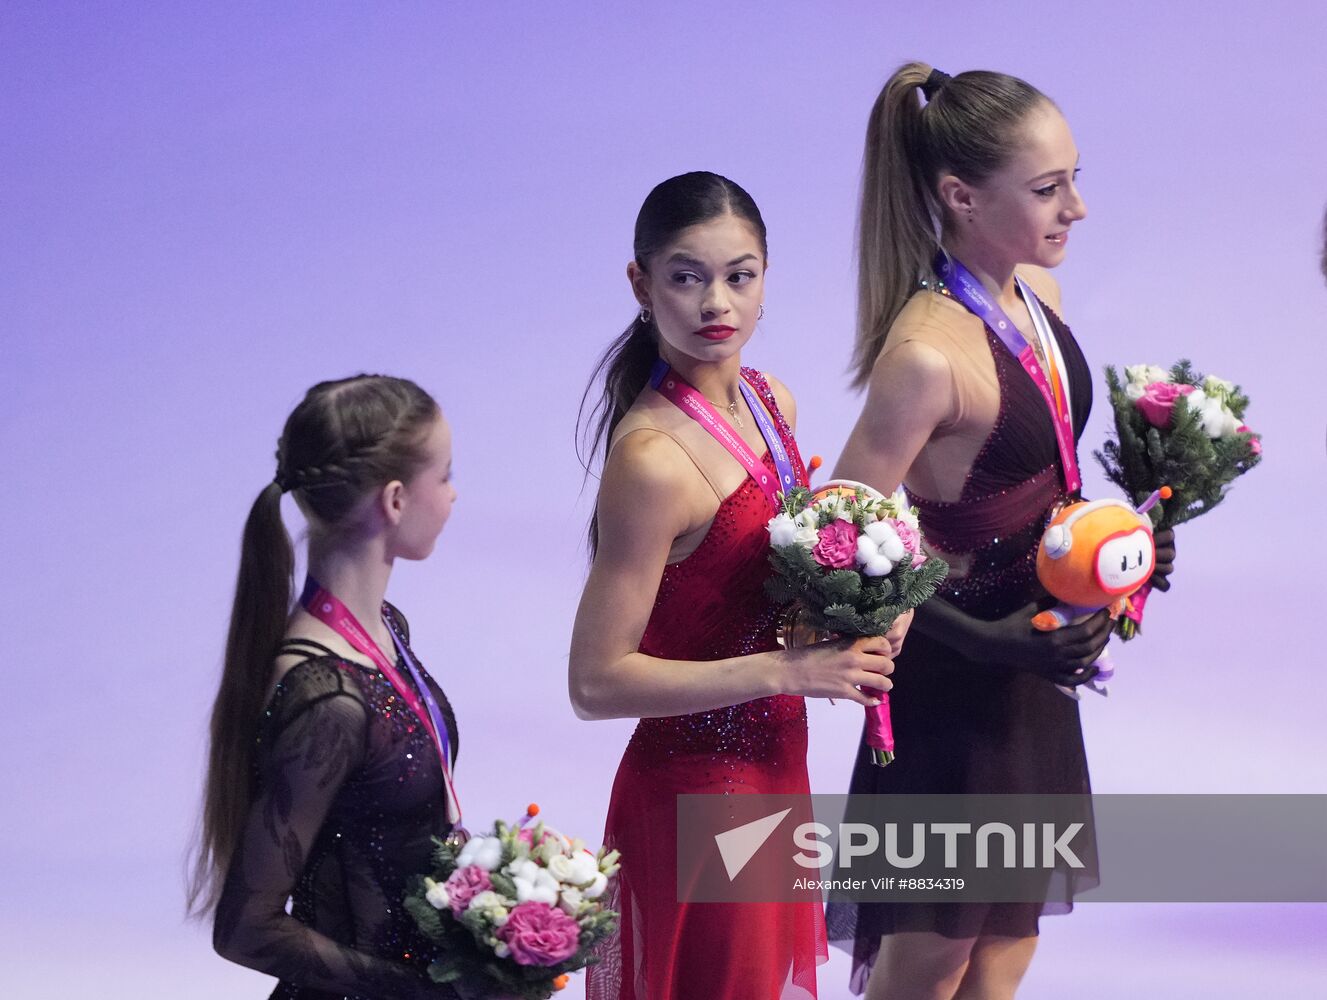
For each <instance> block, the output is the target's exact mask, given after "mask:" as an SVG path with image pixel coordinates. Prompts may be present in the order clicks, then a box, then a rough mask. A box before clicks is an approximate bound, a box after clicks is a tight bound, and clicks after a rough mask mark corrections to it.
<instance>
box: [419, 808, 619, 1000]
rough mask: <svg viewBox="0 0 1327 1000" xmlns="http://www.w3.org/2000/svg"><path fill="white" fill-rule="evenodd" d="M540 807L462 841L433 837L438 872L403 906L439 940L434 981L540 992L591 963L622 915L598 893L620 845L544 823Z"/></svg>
mask: <svg viewBox="0 0 1327 1000" xmlns="http://www.w3.org/2000/svg"><path fill="white" fill-rule="evenodd" d="M538 812H539V807H538V806H535V805H531V806H530V808H529V810H528V811H527V813H526V815H525V818H524V820H522V821H521V822H520V823H517V824H514V825H512V826H508V825H506V824H505V823H503V822H502V821H501V820H499V821H498V822H497V823H495V824H494V829H493V832H492V833H490V834H487V835H485V836H477V837H472V838H471V839H470V840H469V841H467V842H466V843H465V846H463V847H457V846H455V845H453V844H451V843H448V842H445V841H442V840H438V839H437V838H435V839H434V843H435V844H436V845H437V846H436V848H435V850H434V854H433V871H432V872H431V873H430V874H429V875H426V876H422V877H420V878H419V879H418V881H417V885H416V886H415V888H414V890H413V891H412V892H411V893H410V894H409V895H408V896H407V897H406V900H405V907H406V910H407V911H409V913H410V915H411V916H412V917H414V919H415V923H416V925H417V926H418V927H419V929H420V931H422V932H423V934H424V936H425V937H427V938H428V939H429V940H430V941H431V942H433V943H434V944H435V945H437V946H438V957H437V958H436V959H434V961H433V962H432V963H430V965H429V967H428V972H429V976H430V978H432V979H433V981H434V982H437V983H461V984H463V985H465V986H466V987H469V988H470V989H471V990H472V991H473V990H474V989H475V988H476V987H479V989H480V990H481V991H483V992H486V993H488V994H495V995H501V996H506V997H519V998H521V1000H536V998H544V997H548V996H551V995H552V994H553V993H554V992H555V991H557V990H560V989H562V988H563V987H564V986H565V985H566V983H567V974H568V973H570V972H574V971H576V970H577V969H583V968H584V967H585V966H587V965H590V964H593V962H594V961H595V959H594V958H593V957H592V955H591V951H592V950H593V948H594V946H595V945H596V944H597V943H598V942H599V941H601V940H602V939H603V938H605V937H607V936H608V935H609V934H611V933H612V932H613V930H614V929H615V928H616V926H617V914H616V913H614V912H613V911H611V910H608V909H606V908H605V907H604V905H603V904H602V903H600V902H598V900H599V899H600V897H602V895H603V893H604V890H605V889H606V888H607V886H608V881H609V879H611V878H612V877H613V876H614V875H615V874H616V873H617V870H618V863H617V859H618V854H617V852H616V851H609V852H605V851H604V850H603V849H602V848H601V849H600V850H599V852H598V853H597V854H594V853H591V852H590V851H589V850H588V849H586V847H585V844H584V843H583V842H581V841H580V840H568V839H567V838H566V837H564V836H562V834H560V833H558V832H557V831H555V830H553V829H552V828H550V827H546V826H544V825H543V823H539V824H537V825H534V826H531V822H532V821H533V819H534V817H535V816H536V815H537V814H538Z"/></svg>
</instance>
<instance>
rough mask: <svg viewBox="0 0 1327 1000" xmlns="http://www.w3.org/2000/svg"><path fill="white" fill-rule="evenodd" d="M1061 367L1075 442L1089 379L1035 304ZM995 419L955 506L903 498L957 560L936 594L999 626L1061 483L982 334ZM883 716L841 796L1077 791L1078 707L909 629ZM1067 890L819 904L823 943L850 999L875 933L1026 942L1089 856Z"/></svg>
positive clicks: (1036, 402)
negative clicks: (879, 735)
mask: <svg viewBox="0 0 1327 1000" xmlns="http://www.w3.org/2000/svg"><path fill="white" fill-rule="evenodd" d="M1043 309H1044V310H1045V312H1046V315H1047V318H1048V319H1049V320H1050V323H1051V327H1052V329H1053V331H1054V334H1055V337H1056V339H1057V341H1058V342H1059V345H1060V350H1061V352H1062V354H1063V355H1064V359H1065V364H1066V366H1067V368H1068V374H1067V378H1068V382H1069V387H1070V399H1071V403H1072V407H1073V423H1074V434H1075V438H1077V437H1079V436H1081V435H1082V433H1083V428H1084V426H1085V424H1086V422H1087V416H1088V412H1089V410H1090V409H1091V406H1092V380H1091V373H1090V371H1089V369H1088V366H1087V362H1086V360H1085V359H1084V357H1083V353H1082V351H1081V349H1080V348H1079V347H1078V344H1077V342H1076V341H1075V340H1074V338H1073V336H1072V334H1070V332H1069V329H1068V327H1067V326H1066V325H1065V324H1064V322H1063V321H1062V320H1061V319H1060V318H1059V316H1057V315H1056V314H1055V312H1054V311H1053V310H1052V309H1051V308H1050V307H1049V306H1046V305H1044V304H1043ZM986 337H987V341H988V346H989V347H990V350H991V353H992V355H993V356H994V359H995V370H996V377H997V379H998V382H999V387H1000V409H999V415H998V417H997V418H996V422H995V426H994V428H993V429H992V430H991V433H990V435H989V437H988V438H987V439H986V442H985V444H984V445H983V447H982V448H981V450H980V452H979V453H978V455H977V457H976V459H975V460H974V462H973V464H972V466H971V468H970V470H969V471H968V474H967V478H966V481H965V483H964V486H963V490H962V493H961V495H960V497H959V499H958V500H957V501H954V502H948V503H943V502H936V501H933V500H930V499H927V498H926V497H922V496H917V495H915V494H913V493H909V496H910V498H911V500H912V502H913V503H914V504H915V505H916V506H917V508H918V511H919V514H920V520H921V527H922V532H923V534H924V535H925V537H926V539H927V542H928V543H929V544H930V545H932V546H933V547H934V548H936V549H938V550H941V554H944V553H952V554H962V555H966V556H968V557H969V558H970V568H969V571H968V573H967V574H966V576H963V577H959V578H951V579H950V580H947V581H946V582H945V584H944V586H943V587H942V589H941V591H940V592H939V594H938V595H937V596H939V597H941V598H943V599H945V600H947V601H949V602H950V603H952V604H954V605H956V606H957V607H958V608H960V609H961V610H962V611H964V612H966V613H967V614H969V615H972V616H974V617H976V618H980V619H983V620H987V621H993V620H995V619H998V618H1002V617H1004V616H1006V615H1008V614H1010V613H1011V612H1013V611H1015V610H1017V609H1018V608H1019V607H1022V606H1023V605H1025V604H1027V603H1028V602H1029V601H1031V600H1033V599H1034V598H1035V597H1036V596H1037V595H1039V594H1041V593H1043V591H1042V590H1041V588H1040V586H1039V584H1038V582H1037V577H1036V552H1037V545H1038V543H1039V541H1040V539H1041V534H1042V531H1043V530H1044V528H1045V524H1046V520H1047V515H1048V513H1049V512H1050V510H1051V508H1052V506H1054V505H1055V504H1056V503H1057V502H1058V501H1060V500H1063V499H1064V498H1065V491H1064V479H1063V475H1062V472H1061V468H1060V458H1059V452H1058V448H1057V446H1056V442H1055V433H1054V430H1053V428H1052V425H1051V420H1050V415H1049V413H1048V412H1047V408H1046V403H1045V401H1044V400H1043V398H1042V396H1041V394H1040V392H1039V391H1038V390H1037V388H1036V386H1035V384H1034V383H1033V382H1032V379H1031V378H1030V377H1029V376H1028V374H1027V373H1026V372H1025V371H1024V370H1023V368H1022V366H1021V365H1020V364H1019V362H1018V360H1017V359H1016V358H1014V356H1013V355H1012V354H1010V353H1009V351H1008V349H1007V348H1006V347H1005V346H1004V345H1003V344H1002V343H1001V342H1000V341H999V340H998V339H997V338H996V337H995V335H994V334H992V333H990V331H989V330H988V331H986ZM893 680H894V690H893V691H892V692H891V694H890V708H891V714H892V717H893V723H894V735H895V739H896V742H897V745H898V752H899V756H898V759H897V760H896V761H895V762H894V763H892V764H890V765H889V766H888V767H884V768H881V767H876V766H874V765H873V764H871V762H870V759H869V755H868V752H867V750H866V748H865V747H864V746H860V747H859V748H858V755H857V761H856V764H855V766H854V769H853V773H852V781H851V788H850V791H852V792H854V793H881V794H917V795H920V794H957V793H972V794H985V793H989V794H1015V793H1048V794H1054V793H1083V794H1086V793H1088V792H1089V791H1090V785H1089V782H1088V771H1087V758H1086V755H1085V753H1084V748H1083V734H1082V729H1081V727H1080V725H1079V717H1078V703H1077V702H1076V701H1074V700H1073V699H1070V698H1067V697H1065V695H1064V694H1062V693H1061V692H1060V691H1058V690H1057V689H1056V688H1055V686H1054V685H1053V684H1052V683H1050V682H1049V681H1047V680H1044V679H1042V678H1040V677H1037V676H1034V675H1033V674H1031V673H1028V672H1025V671H1011V670H1007V669H1002V668H997V667H992V666H989V665H985V664H982V663H980V662H974V661H970V660H967V659H965V658H964V657H962V656H960V655H959V654H958V653H957V652H956V651H955V650H953V649H951V648H950V647H949V646H946V645H945V644H944V642H942V641H939V640H937V639H934V638H931V637H928V636H926V635H923V634H921V632H919V631H918V630H917V629H915V628H914V629H912V630H911V631H910V632H909V633H908V637H907V639H906V641H905V642H904V644H903V650H902V652H901V654H900V655H899V657H898V658H897V659H896V660H895V668H894V674H893ZM1086 860H1087V868H1086V869H1085V871H1084V872H1083V874H1082V876H1081V877H1080V878H1077V879H1076V880H1075V881H1074V884H1072V885H1069V884H1065V883H1064V882H1063V881H1062V880H1059V879H1056V880H1052V883H1051V886H1050V887H1049V889H1048V893H1047V899H1046V901H1045V902H1043V903H999V904H977V903H973V904H964V903H936V904H926V903H921V904H919V903H909V904H895V903H862V904H851V903H842V902H837V901H834V902H831V904H830V907H829V911H828V923H829V934H830V938H831V940H833V941H835V942H836V943H839V944H844V943H846V946H847V947H849V948H851V949H852V950H853V953H854V959H855V961H854V977H853V978H854V982H853V986H854V989H855V990H856V991H858V992H860V990H861V988H862V987H863V986H864V984H865V977H866V973H867V972H868V971H869V967H870V965H871V963H872V962H874V960H875V956H876V953H877V951H878V949H879V945H880V937H881V935H882V934H890V933H895V932H900V931H933V932H938V933H940V934H942V935H944V936H946V937H952V938H960V937H974V936H978V935H983V934H987V935H1008V936H1014V937H1026V936H1029V935H1033V934H1036V933H1037V919H1038V917H1039V916H1040V915H1041V914H1042V913H1048V912H1067V910H1068V909H1070V908H1071V907H1072V898H1073V893H1074V892H1076V891H1083V890H1084V889H1086V888H1090V887H1091V886H1093V885H1095V884H1096V882H1097V880H1096V858H1095V854H1093V855H1092V856H1091V857H1089V858H1087V859H1086Z"/></svg>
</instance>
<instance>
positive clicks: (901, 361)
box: [871, 338, 953, 392]
mask: <svg viewBox="0 0 1327 1000" xmlns="http://www.w3.org/2000/svg"><path fill="white" fill-rule="evenodd" d="M952 378H953V367H952V365H951V364H950V361H949V358H948V356H947V355H946V354H945V352H944V351H942V350H940V348H938V347H936V346H935V345H934V344H932V343H929V342H927V341H925V340H914V339H909V338H904V339H901V340H900V341H899V342H897V343H895V344H893V345H892V346H891V345H889V344H886V346H885V350H884V351H882V352H881V354H880V357H879V359H877V361H876V363H875V368H873V369H872V371H871V385H872V386H875V385H877V384H878V383H880V384H893V383H900V382H902V383H905V384H909V385H916V386H917V388H918V389H919V390H924V391H928V392H929V391H934V390H936V389H938V388H947V387H948V386H949V384H950V381H951V379H952Z"/></svg>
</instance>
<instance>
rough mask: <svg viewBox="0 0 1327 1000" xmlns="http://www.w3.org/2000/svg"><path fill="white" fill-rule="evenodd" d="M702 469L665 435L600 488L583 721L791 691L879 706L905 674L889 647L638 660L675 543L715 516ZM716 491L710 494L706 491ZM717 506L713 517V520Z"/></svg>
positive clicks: (624, 462)
mask: <svg viewBox="0 0 1327 1000" xmlns="http://www.w3.org/2000/svg"><path fill="white" fill-rule="evenodd" d="M698 483H699V484H700V485H701V486H702V487H703V485H704V484H703V481H701V479H700V476H699V475H698V473H697V472H696V470H695V469H694V467H692V466H691V464H690V459H689V458H687V457H686V455H685V454H684V453H683V452H682V450H681V449H680V448H678V447H677V445H676V444H674V443H673V442H672V441H671V440H669V439H668V438H667V437H665V436H664V435H661V434H652V433H636V434H633V435H631V436H629V437H628V438H626V439H624V440H623V441H622V442H621V443H620V444H619V445H618V446H617V447H616V448H614V450H613V452H612V454H611V456H610V457H609V461H608V464H607V467H606V468H605V469H604V477H603V481H602V483H601V485H600V490H599V550H598V553H597V555H596V556H595V560H594V565H593V566H592V567H591V569H590V577H589V579H588V580H587V581H586V585H585V592H584V594H583V595H582V596H581V603H580V608H579V610H578V611H577V614H576V625H575V628H574V630H573V632H572V640H571V657H570V663H569V674H568V684H569V689H570V694H571V702H572V705H573V707H574V708H575V710H576V714H577V715H579V716H580V717H581V718H583V719H610V718H648V717H655V716H670V715H685V714H689V713H692V712H703V711H708V710H710V709H714V708H720V707H723V706H726V705H735V704H739V703H741V702H744V701H751V700H753V699H755V698H762V697H767V696H769V695H774V694H779V693H788V694H802V695H808V696H813V697H834V698H847V699H850V700H853V701H857V702H860V703H862V704H868V703H870V702H872V701H873V700H874V699H873V698H871V697H870V696H868V695H865V694H863V693H862V692H860V691H858V690H857V685H866V686H869V687H874V688H877V689H880V690H888V689H889V681H888V679H887V678H886V677H885V676H884V675H885V674H888V673H889V672H890V671H891V670H892V669H893V663H892V662H891V661H890V660H889V659H888V657H886V656H881V655H872V652H871V651H880V652H884V651H886V650H887V649H888V643H887V642H886V641H885V640H884V639H883V638H875V639H862V640H857V641H856V642H854V643H848V642H839V643H826V644H822V646H819V647H813V648H810V649H799V650H794V651H791V652H785V651H782V650H777V651H772V652H765V653H753V654H750V655H748V656H734V657H728V658H726V659H721V660H707V661H703V662H692V661H685V660H665V659H661V658H659V657H652V656H646V655H645V654H643V653H640V652H639V651H638V649H639V646H640V640H641V636H642V635H643V634H644V632H645V626H646V624H647V622H648V621H649V617H650V612H651V610H652V609H653V607H654V599H655V595H656V593H657V591H658V589H659V580H660V579H661V577H662V576H663V572H664V567H665V565H666V564H667V560H668V555H669V550H670V549H671V547H672V544H673V541H674V540H675V539H676V538H678V537H680V536H682V535H684V534H687V533H688V532H690V531H693V530H697V529H698V528H699V527H701V526H702V525H703V523H704V521H705V520H707V519H708V517H709V516H712V514H713V509H712V508H713V494H712V493H710V494H709V496H708V497H705V496H704V492H703V491H698V490H697V484H698ZM705 489H708V487H705ZM707 505H708V513H706V510H707Z"/></svg>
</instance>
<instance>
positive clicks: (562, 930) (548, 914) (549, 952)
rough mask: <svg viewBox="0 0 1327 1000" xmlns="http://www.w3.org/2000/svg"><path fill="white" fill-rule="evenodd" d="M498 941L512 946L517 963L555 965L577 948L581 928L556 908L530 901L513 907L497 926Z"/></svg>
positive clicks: (512, 954)
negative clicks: (505, 920)
mask: <svg viewBox="0 0 1327 1000" xmlns="http://www.w3.org/2000/svg"><path fill="white" fill-rule="evenodd" d="M498 940H500V941H502V942H504V943H505V944H506V945H507V947H508V948H510V949H511V957H512V961H514V962H515V963H516V964H517V965H540V966H550V965H557V964H558V963H559V962H565V961H566V960H567V959H569V958H571V956H572V955H574V954H576V951H577V949H579V948H580V942H581V928H580V925H579V924H577V923H576V921H575V920H573V919H572V918H571V917H569V916H567V915H566V914H565V913H563V912H562V911H561V910H559V909H558V908H557V907H555V906H549V905H547V904H546V903H536V902H534V901H533V900H531V901H530V902H528V903H521V904H519V905H518V906H516V907H515V908H514V909H512V911H511V914H510V915H509V916H508V917H507V922H506V923H505V924H503V925H502V926H501V927H499V928H498Z"/></svg>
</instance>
